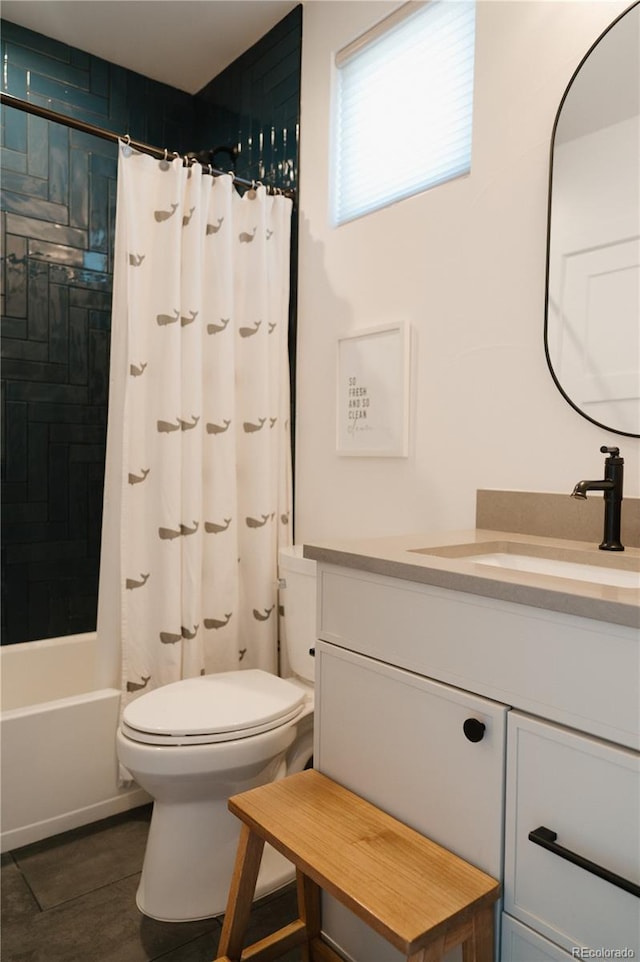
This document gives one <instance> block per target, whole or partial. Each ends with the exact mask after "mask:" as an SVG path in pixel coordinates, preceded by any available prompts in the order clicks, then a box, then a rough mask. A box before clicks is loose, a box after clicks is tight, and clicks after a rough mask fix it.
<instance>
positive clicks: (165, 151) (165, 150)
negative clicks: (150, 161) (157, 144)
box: [164, 147, 169, 160]
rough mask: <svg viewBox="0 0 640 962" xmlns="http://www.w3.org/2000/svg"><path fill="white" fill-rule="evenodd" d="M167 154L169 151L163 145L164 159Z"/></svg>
mask: <svg viewBox="0 0 640 962" xmlns="http://www.w3.org/2000/svg"><path fill="white" fill-rule="evenodd" d="M168 156H169V151H168V150H167V148H166V147H165V148H164V159H165V160H166V159H167V157H168Z"/></svg>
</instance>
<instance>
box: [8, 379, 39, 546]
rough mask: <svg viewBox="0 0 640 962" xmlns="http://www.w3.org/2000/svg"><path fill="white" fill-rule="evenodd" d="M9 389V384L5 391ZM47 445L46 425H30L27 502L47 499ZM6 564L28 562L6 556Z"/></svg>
mask: <svg viewBox="0 0 640 962" xmlns="http://www.w3.org/2000/svg"><path fill="white" fill-rule="evenodd" d="M9 387H11V385H10V384H9V385H8V387H7V391H8V389H9ZM48 444H49V429H48V427H47V425H46V424H30V425H29V432H28V435H27V498H28V500H29V501H46V499H47V494H48V490H47V472H46V464H47V447H48ZM7 560H8V562H11V561H12V560H15V561H28V560H29V559H28V558H15V559H12V557H11V555H10V554H8V555H7Z"/></svg>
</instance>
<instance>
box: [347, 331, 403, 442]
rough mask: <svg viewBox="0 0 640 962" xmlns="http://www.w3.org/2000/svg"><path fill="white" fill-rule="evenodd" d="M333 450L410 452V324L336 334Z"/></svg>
mask: <svg viewBox="0 0 640 962" xmlns="http://www.w3.org/2000/svg"><path fill="white" fill-rule="evenodd" d="M336 445H337V451H338V454H341V455H352V456H357V457H388V458H405V457H407V455H408V453H409V328H408V327H407V325H406V324H405V323H403V322H401V323H397V324H389V325H387V326H384V327H372V328H367V329H366V330H363V331H359V332H358V333H357V334H353V335H350V336H349V337H341V338H340V339H339V340H338V398H337V436H336Z"/></svg>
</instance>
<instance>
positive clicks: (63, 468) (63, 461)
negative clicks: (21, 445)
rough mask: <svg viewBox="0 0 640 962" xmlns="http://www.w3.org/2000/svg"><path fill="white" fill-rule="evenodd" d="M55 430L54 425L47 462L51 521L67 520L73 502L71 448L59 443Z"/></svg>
mask: <svg viewBox="0 0 640 962" xmlns="http://www.w3.org/2000/svg"><path fill="white" fill-rule="evenodd" d="M53 431H54V428H53V426H52V429H51V431H50V432H49V451H48V462H47V471H48V476H49V484H48V495H49V497H48V504H49V518H50V520H51V521H67V519H68V516H69V504H73V501H72V500H71V499H70V498H69V448H68V445H67V444H60V443H57V441H58V439H56V438H55V437H54V436H53ZM63 535H64V532H63Z"/></svg>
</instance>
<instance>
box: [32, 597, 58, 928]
mask: <svg viewBox="0 0 640 962" xmlns="http://www.w3.org/2000/svg"><path fill="white" fill-rule="evenodd" d="M28 590H29V609H28V628H27V638H26V639H25V640H28V641H34V640H37V639H39V638H46V637H47V636H49V637H52V638H55V637H56V635H55V633H54V632H53V631H52V629H51V617H50V600H51V590H50V586H49V585H48V584H46V583H42V582H41V583H39V584H36V583H34V582H33V581H31V582H30V583H29V585H28ZM60 595H61V592H60V591H58V592H55V596H56V597H58V598H60ZM41 917H42V916H39V918H41Z"/></svg>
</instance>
